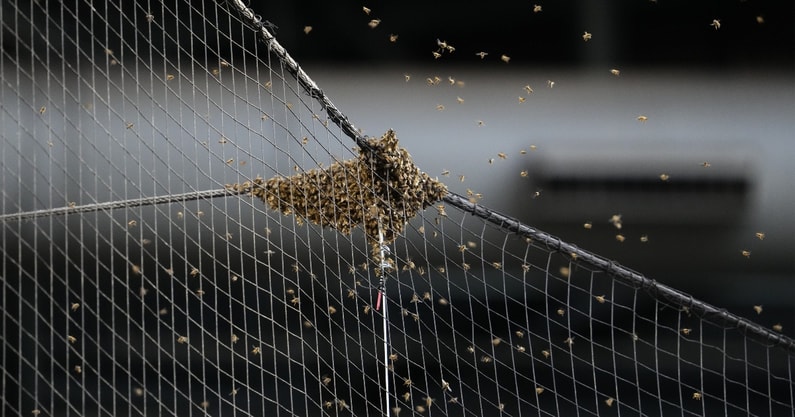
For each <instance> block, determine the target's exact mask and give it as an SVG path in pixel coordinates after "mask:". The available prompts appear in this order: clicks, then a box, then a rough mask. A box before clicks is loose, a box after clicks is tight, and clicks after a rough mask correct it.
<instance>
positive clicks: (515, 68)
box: [252, 0, 795, 329]
mask: <svg viewBox="0 0 795 417" xmlns="http://www.w3.org/2000/svg"><path fill="white" fill-rule="evenodd" d="M252 7H254V8H256V9H258V10H260V11H261V14H262V16H263V18H264V19H267V20H268V21H270V22H271V23H272V24H273V25H275V26H277V28H276V29H275V31H276V34H277V38H278V39H279V41H280V42H281V43H282V44H283V45H284V46H285V47H286V48H287V50H288V51H290V53H291V54H292V55H293V56H294V57H295V58H296V60H297V61H298V62H299V63H301V64H302V66H303V67H304V69H305V70H306V71H307V72H308V73H309V75H310V76H311V77H313V78H314V79H315V80H316V81H317V83H318V84H319V86H320V87H321V88H322V89H323V90H324V91H325V92H326V93H327V94H328V95H329V96H330V98H331V100H332V101H333V102H335V104H337V106H338V107H340V108H341V109H342V110H343V112H345V113H346V115H347V116H348V117H349V118H351V119H352V121H353V122H354V124H356V125H357V126H358V127H359V128H361V129H362V130H363V131H364V133H366V134H369V135H380V134H381V133H382V132H383V131H384V130H386V129H387V128H393V129H396V131H397V133H398V136H399V138H400V140H401V143H402V144H403V145H404V146H405V147H406V148H407V149H409V150H410V151H411V153H412V155H413V157H414V159H415V161H416V162H417V164H418V165H419V166H420V167H421V168H422V169H423V170H425V171H426V172H428V173H430V174H431V175H438V176H439V178H440V179H442V180H444V181H445V182H446V183H447V184H448V186H449V187H450V188H451V190H453V191H455V192H458V193H461V194H464V195H466V193H467V191H468V190H470V191H472V192H474V193H480V194H482V199H481V200H480V202H481V203H482V204H484V205H486V206H489V207H492V208H495V209H498V210H500V211H502V212H504V213H507V214H510V215H512V216H515V217H517V218H519V219H520V220H522V221H523V222H525V223H527V224H530V225H532V226H534V227H537V228H539V229H541V230H544V231H547V232H550V233H552V234H555V235H557V236H559V237H560V238H562V239H563V240H566V241H569V242H572V243H574V244H577V245H579V246H580V247H582V248H584V249H587V250H590V251H593V252H595V253H598V254H601V255H603V256H606V257H609V258H612V259H615V260H617V261H619V262H620V263H622V264H624V265H626V266H628V267H630V268H633V269H635V270H637V271H639V272H641V273H643V274H645V275H646V276H648V277H651V278H653V279H656V280H658V281H661V282H664V283H666V284H668V285H671V286H674V287H676V288H678V289H680V290H683V291H686V292H689V293H692V294H693V295H695V296H696V297H699V298H701V299H703V300H705V301H707V302H710V303H713V304H715V305H718V306H721V307H725V308H728V309H729V310H730V311H733V312H735V313H737V314H741V315H745V316H749V317H752V318H753V319H754V320H757V321H760V322H762V323H763V324H765V325H768V326H769V325H773V324H774V323H777V322H782V323H784V326H785V328H787V327H788V328H790V329H791V328H792V327H793V325H795V256H793V255H795V216H793V213H795V182H793V178H795V164H794V163H793V157H794V156H795V139H794V138H795V121H793V115H795V3H794V2H791V1H785V2H780V1H740V0H736V1H707V2H695V3H694V2H687V1H665V0H661V1H613V2H593V1H555V2H544V1H537V2H533V1H528V2H512V1H511V2H509V1H506V2H499V1H498V2H488V3H483V2H476V3H461V2H451V1H435V2H422V1H408V2H405V1H404V2H371V3H367V2H364V3H350V4H339V3H336V2H308V1H302V2H267V3H266V2H263V3H261V4H253V5H252ZM364 8H368V9H369V14H368V13H366V11H365V10H364ZM373 19H377V22H373ZM374 23H377V25H376V26H375V27H371V26H373V24H374ZM586 33H587V34H586ZM395 37H396V39H395ZM586 38H588V39H587V40H586ZM440 41H441V42H444V43H446V44H447V45H450V46H452V47H453V48H454V51H452V52H450V51H449V49H444V48H442V47H440ZM442 46H443V45H442ZM480 52H486V53H488V55H485V57H482V54H480ZM434 53H437V54H439V56H437V57H435V56H434ZM503 56H505V57H507V58H510V59H509V60H508V59H507V58H503ZM506 61H507V62H506ZM528 87H529V88H530V89H531V90H528ZM530 91H532V93H531V92H530ZM523 150H524V151H525V152H526V154H522V151H523ZM501 153H502V154H504V155H505V159H503V158H501V156H500V154H501ZM446 171H449V172H450V174H449V176H448V177H445V176H442V173H444V172H446ZM523 173H526V174H527V176H523V175H524V174H523ZM462 175H463V176H465V179H464V181H463V182H462V181H461V180H460V176H462ZM613 215H621V219H622V224H621V226H622V228H621V229H620V230H619V229H617V228H616V227H615V226H614V225H613V224H612V223H611V222H609V221H608V220H609V219H611V218H612V217H613ZM585 223H589V224H591V225H592V227H591V228H590V229H587V228H585V227H584V225H585ZM619 234H620V235H621V236H622V237H623V238H624V240H623V242H622V241H619V239H621V237H617V235H619ZM744 251H746V252H744ZM749 252H750V255H749ZM744 253H745V255H744ZM759 304H764V307H765V311H766V314H765V315H762V316H761V317H758V316H756V314H755V313H754V310H753V308H752V306H753V305H759ZM768 312H769V313H770V314H767V313H768Z"/></svg>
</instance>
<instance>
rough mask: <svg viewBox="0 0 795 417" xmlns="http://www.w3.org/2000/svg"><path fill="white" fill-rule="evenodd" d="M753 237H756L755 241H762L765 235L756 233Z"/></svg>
mask: <svg viewBox="0 0 795 417" xmlns="http://www.w3.org/2000/svg"><path fill="white" fill-rule="evenodd" d="M755 236H756V238H757V239H759V240H764V238H765V234H764V233H762V232H756V233H755Z"/></svg>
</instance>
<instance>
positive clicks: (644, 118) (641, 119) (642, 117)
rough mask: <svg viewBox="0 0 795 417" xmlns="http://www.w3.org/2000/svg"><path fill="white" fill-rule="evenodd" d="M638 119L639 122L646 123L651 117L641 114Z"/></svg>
mask: <svg viewBox="0 0 795 417" xmlns="http://www.w3.org/2000/svg"><path fill="white" fill-rule="evenodd" d="M637 119H638V121H639V122H641V123H646V121H648V120H649V118H648V117H647V116H644V115H642V114H641V115H640V116H638V117H637Z"/></svg>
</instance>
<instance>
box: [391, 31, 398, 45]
mask: <svg viewBox="0 0 795 417" xmlns="http://www.w3.org/2000/svg"><path fill="white" fill-rule="evenodd" d="M397 40H398V35H395V34H394V33H390V34H389V42H392V43H395V42H397Z"/></svg>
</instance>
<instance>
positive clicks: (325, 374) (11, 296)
mask: <svg viewBox="0 0 795 417" xmlns="http://www.w3.org/2000/svg"><path fill="white" fill-rule="evenodd" d="M118 7H119V6H118V5H115V4H111V3H108V4H105V3H101V2H100V3H97V2H85V3H84V2H82V1H71V2H62V3H60V2H58V3H56V2H17V1H8V2H4V3H3V6H2V9H0V13H2V15H0V21H1V22H2V31H1V32H0V36H1V37H2V38H0V43H2V45H3V51H2V54H0V68H1V69H2V73H0V84H1V85H0V125H1V126H2V128H0V131H1V132H2V146H0V162H1V163H2V168H0V171H1V172H2V175H1V180H0V181H2V183H1V184H0V187H2V200H1V201H2V203H0V204H1V206H0V207H2V209H1V210H0V216H2V232H0V233H2V235H0V242H2V243H0V245H2V257H3V261H2V270H0V274H2V283H1V284H0V285H2V291H0V292H1V293H2V297H1V298H0V303H1V304H0V309H1V310H2V337H1V338H2V385H3V395H2V396H1V397H0V404H1V408H0V409H2V414H3V415H43V416H45V415H46V416H62V415H81V416H92V415H97V416H98V415H128V416H136V415H203V414H210V415H219V416H223V415H395V416H397V415H399V414H403V415H412V414H421V415H450V416H459V415H460V416H483V415H501V414H504V415H508V416H520V415H672V414H677V415H715V414H725V415H759V416H761V415H770V416H773V415H775V416H780V415H793V414H794V413H795V412H793V409H795V399H794V397H795V382H794V381H795V377H794V376H793V372H795V363H794V361H793V359H794V358H795V354H794V353H795V343H793V341H792V340H791V339H789V338H787V337H786V336H783V335H781V334H779V333H774V332H770V331H768V330H766V329H764V328H762V327H761V326H758V325H756V324H754V323H752V322H749V321H747V320H744V319H741V318H739V317H737V316H734V315H732V314H731V313H729V312H726V311H724V310H721V309H718V308H715V307H712V306H710V305H708V304H705V303H702V302H700V301H698V300H695V299H693V298H692V297H690V296H688V295H687V294H684V293H681V292H678V291H676V290H674V289H671V288H668V287H665V286H663V285H660V284H658V283H656V282H654V281H652V280H649V279H647V278H645V277H643V276H642V275H641V274H638V273H635V272H633V271H630V270H627V269H626V268H624V267H621V266H620V265H617V264H615V263H612V262H609V261H607V260H605V259H603V258H601V257H599V256H597V255H594V254H592V253H589V252H587V251H584V250H581V249H579V248H577V247H575V246H573V245H570V244H568V243H566V242H563V241H561V240H559V239H557V238H555V237H553V236H549V235H547V234H545V233H543V232H541V231H538V230H535V229H533V228H531V227H528V226H526V225H523V224H521V223H519V222H517V221H515V220H513V219H511V218H510V217H506V216H504V215H502V214H500V213H496V212H493V211H491V210H489V209H487V208H484V207H482V206H479V205H477V204H474V203H472V202H470V201H468V199H467V198H465V197H462V196H458V195H456V194H452V193H446V192H442V191H441V190H440V189H436V190H437V191H438V194H434V195H433V196H432V197H433V198H431V197H428V198H419V199H417V198H416V195H415V196H413V197H412V195H411V193H410V192H407V191H406V189H405V187H403V188H401V187H402V185H401V184H402V183H400V181H403V180H405V179H406V178H404V176H406V175H407V174H411V175H408V176H409V177H411V179H410V180H412V181H413V180H414V179H416V180H417V181H420V182H421V183H422V184H429V181H431V180H430V179H428V178H426V177H422V175H419V174H418V175H416V176H414V175H413V174H415V173H416V172H414V171H413V170H414V168H413V165H411V164H394V163H393V164H389V163H386V164H383V160H382V159H383V155H382V154H379V153H378V152H376V151H375V150H374V149H373V148H374V146H373V143H374V142H373V141H368V138H365V137H363V136H361V135H360V134H359V133H358V132H357V130H356V128H355V127H354V126H353V125H352V124H351V123H350V122H349V121H348V120H347V119H346V118H345V117H344V115H343V114H342V113H341V112H340V111H339V110H338V109H336V108H335V107H334V106H333V104H332V103H331V102H330V101H329V99H328V98H327V97H326V96H325V95H324V94H323V93H322V91H321V90H320V89H319V88H318V86H316V85H315V84H314V83H313V82H312V81H311V79H310V78H308V77H307V76H306V74H304V73H303V71H302V70H300V67H299V66H298V65H297V63H296V62H295V61H294V60H292V58H290V57H289V55H288V54H287V53H286V51H285V50H284V49H283V48H282V47H281V46H280V45H279V44H278V43H276V42H275V41H274V39H273V37H272V35H271V33H270V32H269V30H268V29H269V28H268V26H269V25H268V23H267V21H265V20H263V19H262V18H260V17H259V16H257V15H256V14H255V13H254V12H253V11H251V10H250V9H248V8H247V7H246V6H245V5H244V4H242V3H237V2H229V3H224V2H221V3H218V4H217V3H214V2H209V1H205V2H177V1H174V2H169V1H166V2H162V3H151V2H139V3H136V4H134V5H126V6H125V8H123V9H122V8H118ZM397 134H398V135H399V132H397ZM351 138H352V139H353V140H351ZM362 155H364V156H362ZM368 155H369V156H368ZM356 160H359V161H364V162H363V163H361V164H353V163H351V161H356ZM379 161H380V162H379ZM401 161H403V162H405V160H401ZM392 162H394V161H392ZM332 167H336V168H332ZM360 169H361V170H365V171H366V175H363V176H362V175H359V174H360V172H359V171H358V170H360ZM335 172H337V173H339V174H340V175H337V176H335V175H333V174H334V173H335ZM322 175H327V176H328V177H329V178H331V179H328V180H327V181H326V182H323V181H321V180H320V177H321V176H322ZM324 178H325V177H324ZM361 178H365V179H366V181H363V182H362V181H358V180H356V181H354V180H355V179H361ZM401 178H402V179H401ZM258 179H262V181H259V182H258ZM268 179H279V180H280V181H282V182H281V183H284V182H285V181H288V182H289V181H293V183H295V182H301V181H303V183H305V184H306V183H308V184H309V185H310V186H309V187H308V188H302V187H293V188H289V187H288V189H287V190H286V191H284V190H283V191H284V192H283V193H277V192H272V193H270V194H268V192H269V191H268V190H270V191H273V190H272V189H268V188H264V187H262V186H261V184H262V183H263V181H267V180H268ZM335 181H336V182H335ZM277 183H278V181H277ZM281 183H280V184H281ZM325 183H329V184H332V186H330V188H329V190H331V191H330V192H331V194H329V195H328V196H327V195H325V194H322V193H321V197H322V198H318V195H317V194H312V193H313V192H314V193H318V192H319V191H317V190H315V191H312V190H313V188H312V187H313V186H318V185H322V184H325ZM403 185H405V184H403ZM277 188H278V187H277ZM353 190H355V191H353ZM401 190H402V191H401ZM265 194H267V195H270V196H271V197H272V199H273V200H272V201H273V202H274V204H273V205H271V206H269V205H267V204H264V203H263V201H261V199H260V198H259V197H261V196H263V195H265ZM313 195H314V197H312V196H313ZM310 197H312V198H310ZM346 197H347V198H346ZM442 197H443V198H442ZM302 199H303V200H302ZM306 199H309V200H306ZM265 200H267V199H265ZM299 200H300V201H310V203H308V204H303V205H302V204H301V203H299V202H298V201H299ZM434 200H438V201H434ZM313 209H317V210H319V211H320V212H321V213H323V214H322V215H318V216H313V215H312V214H310V213H309V211H311V210H313ZM352 213H358V214H352ZM396 213H397V214H396ZM341 220H345V221H346V222H347V223H345V222H341ZM343 223H345V224H350V225H353V226H355V227H353V228H352V230H350V231H348V230H347V229H346V228H344V227H341V226H340V225H341V224H343ZM404 223H405V224H404ZM376 232H378V233H376Z"/></svg>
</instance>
